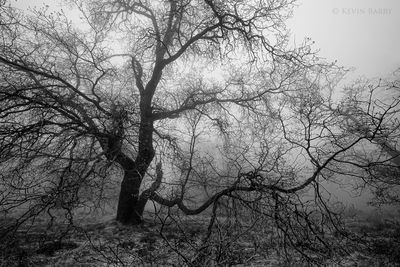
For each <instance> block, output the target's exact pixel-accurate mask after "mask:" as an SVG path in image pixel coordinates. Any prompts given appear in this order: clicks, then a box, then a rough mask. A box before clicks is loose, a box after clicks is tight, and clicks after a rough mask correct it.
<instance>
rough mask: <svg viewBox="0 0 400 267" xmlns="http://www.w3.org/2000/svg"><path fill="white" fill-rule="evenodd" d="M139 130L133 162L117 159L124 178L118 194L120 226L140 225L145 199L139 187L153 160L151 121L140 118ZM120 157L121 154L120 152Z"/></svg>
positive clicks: (121, 158)
mask: <svg viewBox="0 0 400 267" xmlns="http://www.w3.org/2000/svg"><path fill="white" fill-rule="evenodd" d="M141 119H142V120H141V123H140V128H139V150H138V154H137V156H136V160H135V161H134V162H133V161H132V160H131V159H128V158H127V157H126V155H125V156H124V157H117V160H118V161H119V162H120V164H121V166H122V167H123V169H124V178H123V180H122V183H121V191H120V194H119V201H118V209H117V221H119V222H121V223H122V224H140V223H141V222H142V216H143V211H144V207H145V205H146V202H147V198H145V197H143V198H141V197H140V195H139V192H140V191H139V190H140V185H141V183H142V180H143V177H144V176H145V174H146V171H147V169H148V168H149V166H150V164H151V162H152V160H153V158H154V154H155V152H154V148H153V121H152V120H151V119H148V117H146V116H145V115H144V116H142V118H141ZM119 154H120V155H122V154H123V153H122V152H120V153H119Z"/></svg>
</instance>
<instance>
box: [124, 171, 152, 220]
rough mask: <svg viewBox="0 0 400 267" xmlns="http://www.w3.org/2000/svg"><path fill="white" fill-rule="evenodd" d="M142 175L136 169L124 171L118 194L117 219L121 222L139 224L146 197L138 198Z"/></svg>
mask: <svg viewBox="0 0 400 267" xmlns="http://www.w3.org/2000/svg"><path fill="white" fill-rule="evenodd" d="M141 182H142V177H141V176H140V174H139V173H138V172H137V171H135V170H134V171H129V170H128V171H125V174H124V178H123V180H122V183H121V192H120V194H119V201H118V209H117V221H119V222H121V223H122V224H140V223H141V222H142V216H143V211H144V207H145V205H146V202H147V199H140V198H139V189H140V184H141Z"/></svg>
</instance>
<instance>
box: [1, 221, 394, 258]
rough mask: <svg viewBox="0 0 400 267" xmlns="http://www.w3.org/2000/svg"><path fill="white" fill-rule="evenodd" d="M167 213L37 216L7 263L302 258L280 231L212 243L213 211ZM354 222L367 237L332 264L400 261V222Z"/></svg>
mask: <svg viewBox="0 0 400 267" xmlns="http://www.w3.org/2000/svg"><path fill="white" fill-rule="evenodd" d="M167 217H168V216H166V217H165V216H164V217H161V216H154V215H152V214H151V213H147V214H146V216H145V223H144V224H143V225H140V226H124V225H121V224H119V223H118V222H116V221H115V220H114V217H113V215H111V214H98V215H97V216H92V217H90V218H89V217H83V216H82V217H81V218H78V219H76V221H75V223H74V226H73V227H71V226H68V224H56V223H54V224H53V225H52V226H51V227H49V225H48V221H47V220H45V219H42V220H39V219H37V220H36V221H35V223H34V224H33V225H31V226H30V227H27V226H24V227H22V228H20V229H19V230H18V231H17V232H16V233H14V234H12V235H9V237H8V238H6V239H5V241H4V242H2V246H3V247H2V248H1V249H2V250H1V255H0V266H187V265H189V264H191V265H192V266H196V264H197V266H228V265H229V266H232V265H234V266H293V262H296V259H292V262H291V263H289V262H288V261H287V259H285V257H284V256H283V255H282V254H281V253H280V249H279V248H278V244H277V243H276V240H277V239H276V236H274V233H273V231H269V230H266V231H265V232H263V233H262V234H261V233H259V232H257V233H256V232H251V231H247V232H246V233H244V234H241V235H240V236H236V237H235V240H233V239H232V238H231V237H232V236H229V234H225V236H223V238H221V235H220V236H219V239H218V242H217V243H214V245H215V246H214V247H213V249H212V250H211V249H208V250H207V248H204V247H202V242H201V241H202V239H203V238H204V237H205V235H206V233H207V222H208V221H207V218H206V217H205V216H203V217H202V216H196V217H189V218H184V219H182V220H180V219H179V220H180V221H179V222H177V221H176V218H174V219H173V220H172V219H171V218H169V219H167V220H165V219H166V218H167ZM348 226H349V229H350V230H351V231H353V232H354V233H357V234H359V235H360V236H363V237H364V243H363V245H360V246H359V247H354V248H351V249H349V252H350V253H349V254H348V255H347V256H343V257H342V258H340V259H329V260H327V261H326V262H325V263H324V266H400V224H399V223H398V222H395V221H390V220H378V219H376V218H375V219H371V218H363V219H354V218H349V219H348ZM232 229H233V228H232ZM67 230H68V231H67ZM238 240H240V241H239V242H236V241H238ZM201 251H207V253H203V254H202V253H201ZM202 256H203V257H202ZM215 259H218V260H215ZM297 264H298V265H297ZM297 264H296V265H297V266H299V265H304V266H307V264H306V263H303V264H301V263H300V261H299V262H297Z"/></svg>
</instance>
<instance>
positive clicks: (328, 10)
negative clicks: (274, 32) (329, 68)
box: [289, 0, 400, 78]
mask: <svg viewBox="0 0 400 267" xmlns="http://www.w3.org/2000/svg"><path fill="white" fill-rule="evenodd" d="M298 5H299V6H298V7H297V8H296V9H295V11H294V17H293V18H292V19H291V20H290V21H289V26H290V28H291V30H292V34H293V35H294V38H295V40H296V42H297V43H300V42H301V40H303V39H304V37H310V38H311V39H312V40H314V41H315V48H318V49H320V53H319V54H320V56H322V57H324V58H326V59H327V60H328V61H334V60H338V64H339V65H341V66H345V67H353V68H356V70H355V71H354V73H353V74H352V76H353V77H356V76H360V75H365V76H366V77H367V78H374V77H385V76H388V75H389V74H390V73H391V72H393V71H394V70H395V69H397V68H399V67H400V52H399V50H400V34H399V33H400V31H399V26H400V1H398V0H385V1H379V0H351V1H348V0H300V1H298Z"/></svg>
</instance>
